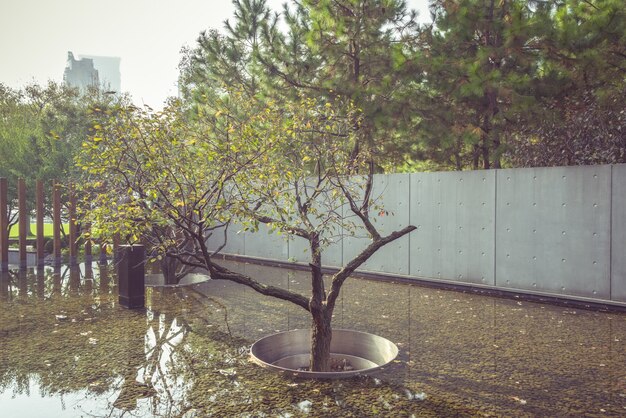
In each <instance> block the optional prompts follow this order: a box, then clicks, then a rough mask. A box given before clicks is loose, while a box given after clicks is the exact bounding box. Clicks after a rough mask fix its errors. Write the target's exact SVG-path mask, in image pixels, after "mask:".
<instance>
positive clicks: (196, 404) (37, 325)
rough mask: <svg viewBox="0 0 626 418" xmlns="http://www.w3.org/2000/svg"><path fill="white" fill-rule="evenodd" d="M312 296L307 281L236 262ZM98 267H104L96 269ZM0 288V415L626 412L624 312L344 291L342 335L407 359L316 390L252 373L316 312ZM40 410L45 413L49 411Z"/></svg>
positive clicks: (42, 276)
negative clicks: (370, 336) (268, 350)
mask: <svg viewBox="0 0 626 418" xmlns="http://www.w3.org/2000/svg"><path fill="white" fill-rule="evenodd" d="M229 266H230V267H231V268H233V269H239V270H240V271H242V272H245V273H247V274H249V275H252V276H255V277H263V278H264V279H265V281H266V282H267V283H271V284H273V285H277V286H284V287H287V288H289V289H291V290H294V291H298V292H301V293H307V292H308V291H309V289H308V287H307V283H308V281H307V279H308V277H307V276H306V274H305V273H303V272H297V271H289V270H280V269H274V268H267V267H260V266H255V265H245V264H237V263H229ZM94 267H95V268H94ZM94 267H92V266H80V268H75V269H68V268H66V267H64V268H60V269H56V270H55V269H51V268H44V269H36V270H30V271H28V272H26V273H25V274H21V275H20V274H16V273H11V274H2V275H0V343H1V352H0V355H1V357H0V360H1V361H0V404H1V405H2V415H3V416H9V417H10V416H29V414H30V416H42V414H43V415H53V416H80V415H87V416H146V417H152V416H163V417H170V416H186V417H190V416H205V415H213V416H263V415H265V416H304V415H310V416H320V415H321V416H359V417H361V416H378V415H388V416H411V415H413V416H477V415H487V416H556V415H558V416H579V415H596V414H599V415H601V414H606V415H613V416H621V415H623V414H624V412H626V409H625V408H626V365H625V363H626V362H625V360H626V355H625V354H626V353H625V351H626V350H625V346H624V339H625V338H626V315H624V314H617V313H601V312H593V311H581V310H576V309H572V308H562V307H556V306H550V305H540V304H534V303H528V302H521V301H517V300H509V299H496V298H489V297H482V296H477V295H471V294H463V293H458V292H447V291H441V290H436V289H428V288H421V287H417V286H409V285H399V284H391V283H381V282H373V281H365V280H357V279H352V280H349V281H348V282H347V283H346V285H345V286H344V289H343V291H342V297H341V300H340V301H339V303H338V305H337V310H336V312H335V318H334V326H335V327H337V328H341V327H344V328H352V329H356V330H362V331H368V332H373V333H376V334H379V335H381V336H383V337H386V338H389V339H391V340H392V341H394V342H396V343H397V344H398V346H399V348H400V356H399V359H398V362H397V363H394V364H393V365H392V366H391V367H389V368H388V369H387V370H385V371H383V372H382V373H380V374H377V375H375V377H361V378H355V379H350V380H346V381H334V382H312V381H302V380H298V379H293V378H287V377H284V376H281V375H278V374H275V373H273V372H269V371H266V370H264V369H261V368H259V367H257V366H255V365H252V364H250V362H249V361H248V355H247V348H248V347H249V344H250V343H251V342H253V341H254V340H255V339H257V338H260V337H262V336H264V335H267V334H269V333H273V332H276V331H284V330H288V329H295V328H303V327H308V325H309V317H308V314H307V313H306V312H305V311H304V310H302V309H301V308H298V307H295V306H293V305H291V304H289V303H287V302H283V301H279V300H274V299H271V298H266V297H260V296H258V295H257V294H256V293H254V292H253V291H251V290H249V289H247V288H244V287H241V286H238V285H235V284H232V283H228V282H221V281H210V282H207V283H204V284H201V285H197V286H194V287H188V288H179V289H162V288H152V289H148V291H147V307H148V308H147V309H146V310H126V309H123V308H120V307H119V305H118V304H117V294H116V286H115V275H111V274H110V273H109V271H108V267H106V266H99V265H95V266H94ZM42 411H43V412H42Z"/></svg>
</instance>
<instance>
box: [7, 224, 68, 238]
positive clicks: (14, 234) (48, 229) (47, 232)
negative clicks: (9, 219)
mask: <svg viewBox="0 0 626 418" xmlns="http://www.w3.org/2000/svg"><path fill="white" fill-rule="evenodd" d="M63 230H65V231H68V230H69V224H67V223H64V224H63ZM36 232H37V224H36V223H31V224H30V233H29V235H32V236H35V234H36ZM43 235H44V237H47V238H52V224H49V223H44V224H43ZM18 238H19V226H18V225H13V226H12V227H11V231H10V232H9V239H18Z"/></svg>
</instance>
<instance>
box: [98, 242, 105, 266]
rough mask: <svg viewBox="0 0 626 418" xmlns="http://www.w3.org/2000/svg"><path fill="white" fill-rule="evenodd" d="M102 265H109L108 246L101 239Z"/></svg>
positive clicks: (100, 261)
mask: <svg viewBox="0 0 626 418" xmlns="http://www.w3.org/2000/svg"><path fill="white" fill-rule="evenodd" d="M99 263H100V264H106V263H107V244H106V242H104V240H103V239H100V260H99Z"/></svg>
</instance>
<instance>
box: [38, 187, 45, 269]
mask: <svg viewBox="0 0 626 418" xmlns="http://www.w3.org/2000/svg"><path fill="white" fill-rule="evenodd" d="M36 206H37V215H36V216H37V221H36V222H37V266H39V267H41V266H43V265H44V261H45V257H46V254H45V251H44V236H43V216H44V192H43V181H41V180H37V197H36Z"/></svg>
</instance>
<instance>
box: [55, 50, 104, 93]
mask: <svg viewBox="0 0 626 418" xmlns="http://www.w3.org/2000/svg"><path fill="white" fill-rule="evenodd" d="M63 81H65V84H67V85H68V86H72V87H79V88H81V89H86V88H88V87H93V86H100V77H99V76H98V70H96V69H95V68H94V66H93V60H91V59H88V58H86V59H81V60H77V59H75V58H74V54H72V52H71V51H68V53H67V63H66V64H65V71H64V73H63Z"/></svg>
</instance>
